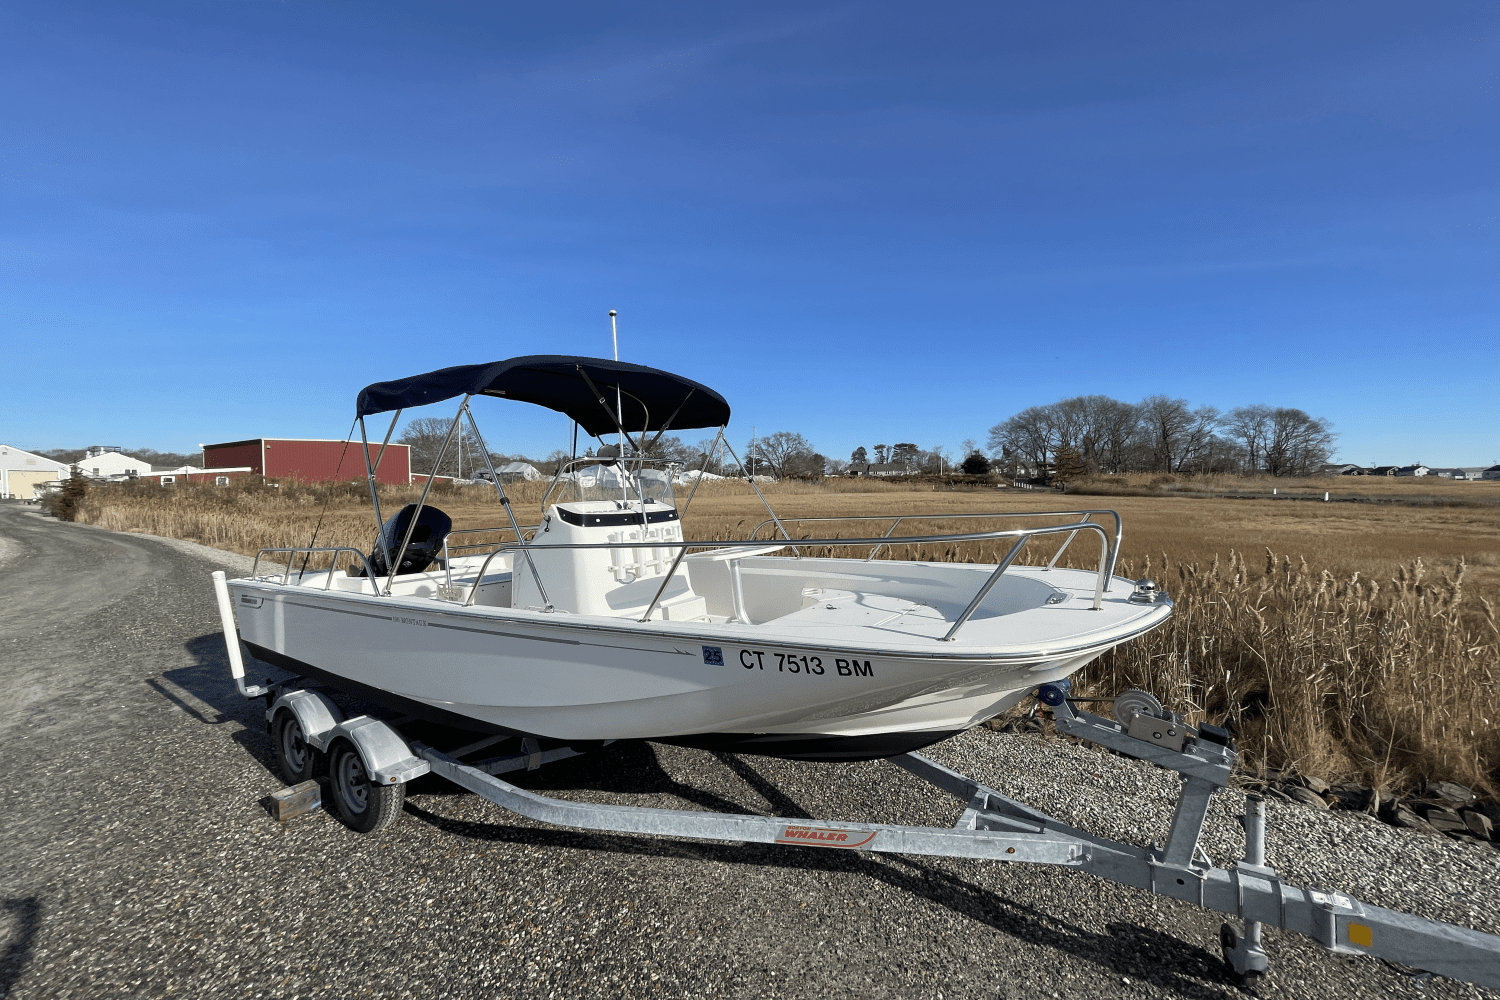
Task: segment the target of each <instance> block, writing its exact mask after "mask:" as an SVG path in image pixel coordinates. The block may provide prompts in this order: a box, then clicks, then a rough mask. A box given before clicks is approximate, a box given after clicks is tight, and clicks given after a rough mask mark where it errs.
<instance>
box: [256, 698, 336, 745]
mask: <svg viewBox="0 0 1500 1000" xmlns="http://www.w3.org/2000/svg"><path fill="white" fill-rule="evenodd" d="M282 709H286V710H287V711H289V712H291V713H292V714H293V715H295V716H296V717H297V721H298V722H299V723H300V724H301V726H302V735H303V738H304V739H306V740H307V742H309V743H311V744H312V745H313V746H314V747H316V748H317V749H318V750H320V751H326V750H327V749H328V743H329V741H330V740H332V739H333V736H334V730H335V729H336V728H337V727H338V725H339V723H341V722H343V721H344V713H343V712H341V711H339V707H338V706H337V705H335V704H334V703H333V700H332V699H331V698H329V697H328V696H327V695H325V694H321V693H319V692H317V691H302V690H298V691H288V692H286V693H285V694H283V695H282V696H281V697H279V698H277V699H276V700H275V701H274V702H272V704H271V707H270V708H268V709H266V723H267V724H270V723H271V722H272V721H274V720H275V718H276V713H277V712H280V711H281V710H282Z"/></svg>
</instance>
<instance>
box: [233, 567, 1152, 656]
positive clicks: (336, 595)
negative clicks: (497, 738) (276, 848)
mask: <svg viewBox="0 0 1500 1000" xmlns="http://www.w3.org/2000/svg"><path fill="white" fill-rule="evenodd" d="M932 565H937V566H947V565H952V564H948V563H934V564H932ZM958 565H968V564H958ZM1020 568H1021V569H1036V567H1020ZM322 572H324V571H319V573H318V575H322ZM1051 572H1053V573H1057V572H1064V573H1084V574H1088V575H1093V574H1092V571H1090V570H1072V569H1065V570H1061V571H1059V570H1052V571H1051ZM1117 579H1120V580H1122V581H1123V582H1126V583H1131V582H1132V581H1129V580H1125V579H1124V578H1123V577H1120V578H1117ZM229 583H230V584H231V585H239V586H241V587H242V588H244V589H252V588H253V589H256V590H260V591H263V592H266V593H270V594H274V595H281V596H282V598H283V600H284V599H285V597H288V596H291V595H293V594H296V595H298V596H299V597H306V598H311V599H313V600H315V601H316V600H322V601H327V602H330V603H333V604H339V603H358V604H360V605H364V606H368V607H371V608H391V607H392V605H393V602H400V604H399V605H398V606H399V607H401V608H402V609H411V610H413V611H415V612H417V613H418V614H420V615H422V616H423V617H427V616H432V615H438V616H444V617H453V618H457V619H459V620H467V621H471V622H472V621H475V620H478V621H488V622H494V623H496V624H502V623H504V624H508V623H514V624H517V625H529V626H536V627H540V628H542V629H546V630H553V631H556V630H560V629H566V630H569V631H584V632H590V633H594V634H604V635H622V636H630V637H632V638H636V639H639V638H648V639H657V640H660V641H663V642H696V643H699V644H702V643H710V644H712V643H733V644H737V645H742V646H743V645H755V644H757V642H756V640H757V638H758V637H756V636H754V635H747V634H738V633H730V634H724V633H714V634H709V633H705V632H703V631H701V630H702V629H705V628H711V629H723V628H726V627H727V628H731V629H762V628H764V627H765V626H766V625H770V624H772V622H774V621H775V619H773V620H772V622H764V623H762V624H759V625H743V624H739V623H724V622H693V621H685V622H674V621H668V620H657V619H652V620H651V621H647V622H640V621H636V620H634V619H631V618H611V617H609V616H604V615H574V614H570V613H566V612H565V613H562V614H558V613H557V612H545V611H540V610H537V611H532V610H531V609H526V608H501V607H490V606H486V605H468V606H465V605H459V604H455V603H453V602H449V601H441V600H438V599H436V598H432V597H424V596H418V595H391V596H389V597H386V596H380V595H375V594H366V593H360V592H351V591H335V590H320V589H314V588H312V587H305V586H300V585H297V584H282V583H280V582H277V581H275V580H269V579H264V578H241V579H237V580H231V581H229ZM418 602H423V603H418ZM1111 603H1127V601H1124V600H1119V601H1116V602H1111ZM300 606H302V607H313V608H316V609H318V610H335V609H332V608H320V607H318V605H317V604H312V605H307V604H301V605H300ZM1137 607H1141V608H1142V613H1141V615H1140V616H1139V617H1138V618H1134V619H1126V620H1124V621H1121V622H1120V623H1119V627H1120V628H1122V629H1124V630H1125V631H1124V632H1123V634H1121V633H1119V632H1113V631H1112V632H1109V633H1106V634H1105V635H1104V636H1100V637H1096V638H1094V639H1092V640H1090V641H1088V642H1084V643H1082V644H1076V645H1048V646H1038V645H1033V648H1030V649H1027V650H1026V651H1025V652H986V651H982V650H973V649H964V647H963V645H962V644H961V642H953V643H940V644H939V643H938V642H937V640H933V639H920V640H918V639H914V640H913V641H912V648H907V649H889V648H878V647H873V646H869V645H868V641H867V640H866V641H858V640H853V641H848V642H842V643H839V644H837V645H829V644H827V641H826V640H812V639H804V638H802V637H797V638H795V639H787V638H785V637H781V638H776V639H773V640H770V642H774V643H781V644H785V645H796V646H797V647H798V648H799V649H808V650H813V651H817V652H827V653H840V652H842V653H846V654H847V653H852V652H853V651H854V649H856V648H858V649H859V650H860V653H861V655H869V656H881V657H885V658H887V659H900V660H928V661H932V662H935V663H943V662H952V661H966V662H967V661H974V662H993V663H1007V664H1008V663H1015V662H1025V661H1032V660H1035V661H1044V660H1052V659H1056V658H1057V657H1060V656H1073V655H1077V654H1081V653H1084V652H1087V651H1088V650H1091V649H1095V648H1099V647H1103V648H1104V649H1109V648H1111V647H1113V646H1116V645H1119V644H1120V643H1123V642H1128V641H1130V640H1131V639H1134V638H1137V637H1139V636H1141V635H1144V634H1145V633H1147V632H1149V631H1151V630H1152V629H1154V628H1156V627H1158V626H1160V625H1161V624H1163V623H1164V622H1165V621H1166V620H1167V619H1168V618H1170V617H1171V616H1172V614H1173V611H1174V608H1175V605H1174V603H1173V602H1172V600H1171V599H1170V598H1168V597H1165V595H1163V596H1161V597H1159V598H1158V599H1157V601H1156V602H1155V603H1153V604H1151V605H1149V606H1140V605H1138V606H1137ZM1027 610H1041V609H1040V608H1037V609H1027ZM1073 610H1084V609H1073ZM1153 612H1157V613H1153ZM1160 612H1165V613H1160ZM377 617H382V618H388V619H389V618H397V617H400V616H399V615H392V614H386V615H379V616H377ZM1002 617H1003V616H1002ZM663 626H665V627H666V628H665V629H663ZM439 627H451V626H439ZM855 627H858V626H855ZM689 630H694V631H689ZM495 634H502V633H495ZM527 638H531V637H527ZM537 638H539V639H541V641H557V640H556V639H550V638H543V637H537ZM1063 638H1064V641H1066V637H1063ZM918 642H921V643H923V644H924V645H923V648H924V649H927V650H930V651H929V652H922V651H919V650H917V649H916V648H914V647H915V646H916V644H917V643H918ZM926 643H933V645H931V646H927V645H925V644H926ZM759 644H760V645H768V644H770V643H769V642H767V640H765V639H761V640H760V642H759Z"/></svg>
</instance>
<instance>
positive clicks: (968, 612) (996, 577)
mask: <svg viewBox="0 0 1500 1000" xmlns="http://www.w3.org/2000/svg"><path fill="white" fill-rule="evenodd" d="M1002 516H1003V515H1002ZM808 520H815V519H812V518H809V519H808ZM833 520H843V519H842V518H834V519H833ZM1081 531H1086V532H1091V533H1093V534H1096V535H1098V537H1099V570H1098V574H1097V576H1096V578H1095V582H1094V601H1093V607H1092V608H1091V609H1090V610H1093V611H1098V610H1099V609H1100V608H1101V607H1102V606H1103V602H1104V592H1105V590H1106V589H1107V588H1108V584H1109V572H1110V568H1111V567H1110V563H1111V558H1110V557H1111V555H1112V554H1113V553H1114V551H1115V547H1114V546H1112V545H1111V544H1110V541H1111V539H1110V535H1109V532H1108V531H1106V530H1105V527H1104V526H1103V525H1102V524H1096V523H1094V522H1093V521H1077V522H1074V523H1072V524H1053V525H1041V526H1037V527H1031V528H1011V529H1006V530H999V531H978V532H964V533H959V534H947V535H901V536H898V537H894V538H893V537H890V536H881V537H879V538H798V539H796V540H795V541H796V544H797V545H799V546H808V547H812V546H819V545H826V546H830V547H833V546H855V547H860V546H865V545H873V546H884V545H924V544H931V543H935V542H977V541H987V540H992V539H1000V538H1010V539H1014V540H1015V541H1014V543H1013V544H1012V545H1011V547H1010V550H1009V551H1008V552H1007V553H1006V554H1005V558H1004V559H1002V560H1001V561H1000V564H999V565H998V566H996V567H995V570H994V572H993V573H990V574H989V575H988V576H987V577H986V578H985V580H984V583H983V584H982V585H981V586H980V588H979V591H978V593H976V594H975V595H974V597H973V599H972V600H971V601H969V604H968V606H967V607H965V608H964V610H963V612H962V613H961V614H960V615H959V616H958V618H957V619H956V620H955V621H954V622H953V626H952V627H951V628H950V629H949V630H948V632H947V634H946V635H944V636H942V638H941V639H940V641H942V642H951V641H953V639H954V638H955V637H956V636H957V635H958V631H959V629H961V628H963V626H964V624H965V623H966V622H967V621H968V620H969V619H970V618H972V617H973V616H974V613H975V612H976V611H978V610H979V605H980V604H982V603H983V602H984V599H985V597H986V596H988V595H989V592H990V591H991V590H992V589H994V586H995V584H997V583H999V582H1000V578H1001V577H1002V576H1004V575H1005V571H1006V570H1008V569H1009V568H1010V567H1011V565H1012V564H1013V563H1014V562H1015V560H1016V557H1017V556H1019V555H1020V554H1021V550H1022V549H1023V548H1025V546H1026V543H1027V542H1028V541H1030V540H1031V539H1033V538H1036V537H1039V536H1042V535H1059V534H1063V533H1065V532H1066V533H1068V534H1069V539H1068V540H1069V541H1071V540H1072V538H1073V536H1076V535H1077V534H1078V533H1079V532H1081ZM766 544H767V543H766V540H765V539H756V538H747V539H740V540H735V541H722V540H714V541H703V540H692V539H684V540H683V541H680V542H656V543H653V546H652V547H654V548H675V549H677V557H676V558H675V559H673V560H672V567H671V568H670V569H669V570H667V573H666V575H665V576H663V577H662V581H661V586H659V587H658V588H657V590H656V595H655V596H654V597H653V598H652V599H651V603H650V604H649V605H647V606H646V612H645V614H643V615H642V616H641V617H640V618H639V619H638V620H639V621H641V622H646V621H649V620H650V619H651V613H652V612H653V611H655V610H656V606H657V604H658V603H660V602H661V599H662V595H663V594H665V593H666V591H667V584H669V583H670V582H671V580H672V577H673V576H674V575H676V573H677V569H678V567H679V566H681V565H682V560H683V557H684V556H686V555H687V552H688V550H689V549H702V550H704V551H705V552H723V551H725V550H727V549H735V548H743V549H747V550H751V549H754V550H759V552H758V553H757V554H764V553H765V548H766ZM791 544H792V543H791V542H783V543H779V547H782V548H785V547H788V546H790V545H791ZM525 545H526V543H524V542H511V543H507V544H504V545H501V546H500V547H499V548H497V549H496V550H495V551H494V552H491V553H490V555H489V556H488V557H487V558H486V559H485V561H484V563H483V564H482V565H481V566H480V567H479V572H478V574H477V575H476V576H475V577H474V584H473V586H471V587H470V588H469V596H468V597H467V598H465V599H464V601H463V606H464V607H469V606H471V605H472V604H473V603H474V598H475V596H476V595H477V594H478V593H479V586H480V584H481V583H483V581H484V574H485V573H486V572H487V571H488V570H489V566H490V563H491V562H492V561H493V560H494V558H495V557H496V556H498V555H500V554H501V553H502V552H507V551H510V550H512V549H520V548H523V547H525ZM640 547H641V542H640V541H631V542H570V543H563V544H557V545H546V546H543V547H542V548H545V549H606V550H608V549H626V548H640ZM536 551H538V549H537V548H535V547H533V548H532V552H533V553H535V552H536ZM750 554H751V553H750V552H747V553H746V555H747V556H748V555H750ZM739 558H744V557H743V556H742V557H739ZM737 562H738V560H737V559H736V560H735V563H736V565H732V566H731V568H730V569H731V572H730V578H731V580H732V581H733V583H732V586H733V587H735V588H736V592H735V593H734V594H733V595H732V596H733V600H734V606H735V608H736V609H742V608H743V607H744V598H743V594H742V593H740V592H739V591H738V589H737V588H738V587H739V586H740V584H739V574H738V573H737V572H735V570H736V569H737V568H738V566H737ZM744 624H747V625H749V624H753V622H744Z"/></svg>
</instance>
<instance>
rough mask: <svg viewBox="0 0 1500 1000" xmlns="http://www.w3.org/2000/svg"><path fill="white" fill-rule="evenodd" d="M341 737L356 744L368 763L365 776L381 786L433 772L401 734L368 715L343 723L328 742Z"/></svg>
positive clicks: (331, 734)
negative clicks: (413, 751) (368, 776)
mask: <svg viewBox="0 0 1500 1000" xmlns="http://www.w3.org/2000/svg"><path fill="white" fill-rule="evenodd" d="M339 738H343V739H346V740H348V741H349V742H350V743H352V744H354V749H355V750H357V751H358V752H359V756H360V759H361V760H363V761H364V765H365V773H367V774H368V775H370V778H371V780H372V781H373V782H374V783H375V784H377V785H395V784H403V783H405V782H408V781H410V780H411V779H413V778H418V777H421V776H422V775H424V774H426V773H427V772H428V771H431V770H432V765H431V764H429V763H427V761H425V760H422V759H421V758H420V757H418V756H417V755H416V754H414V753H412V751H411V747H409V746H407V745H406V740H404V739H402V738H401V735H400V734H399V733H397V732H396V731H395V730H394V729H392V728H391V727H390V726H388V725H386V724H385V723H384V722H381V721H380V720H379V719H372V718H370V716H368V715H359V716H356V717H354V718H352V719H349V720H347V721H345V722H341V723H339V724H338V725H337V726H335V727H334V728H333V730H332V731H331V732H330V733H329V734H328V743H329V744H331V743H332V742H333V741H334V740H335V739H339Z"/></svg>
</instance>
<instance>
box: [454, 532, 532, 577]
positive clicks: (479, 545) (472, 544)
mask: <svg viewBox="0 0 1500 1000" xmlns="http://www.w3.org/2000/svg"><path fill="white" fill-rule="evenodd" d="M540 527H541V525H540V524H523V525H521V526H520V530H521V531H530V532H532V533H533V534H535V532H536V529H538V528H540ZM490 531H508V532H510V533H511V534H513V535H517V537H519V538H522V539H524V538H525V536H524V535H520V534H519V533H518V532H517V531H516V529H515V528H512V527H511V526H510V525H508V524H504V525H501V526H500V527H498V528H455V529H454V530H452V531H450V532H448V534H446V535H444V536H443V571H444V573H445V574H446V575H447V586H449V587H452V586H453V558H452V555H451V554H450V553H449V551H448V540H449V539H451V538H452V537H453V536H454V535H482V534H484V533H486V532H490ZM494 544H499V543H496V542H465V543H464V544H462V545H455V546H453V548H455V549H482V548H484V547H485V546H486V545H494Z"/></svg>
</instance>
